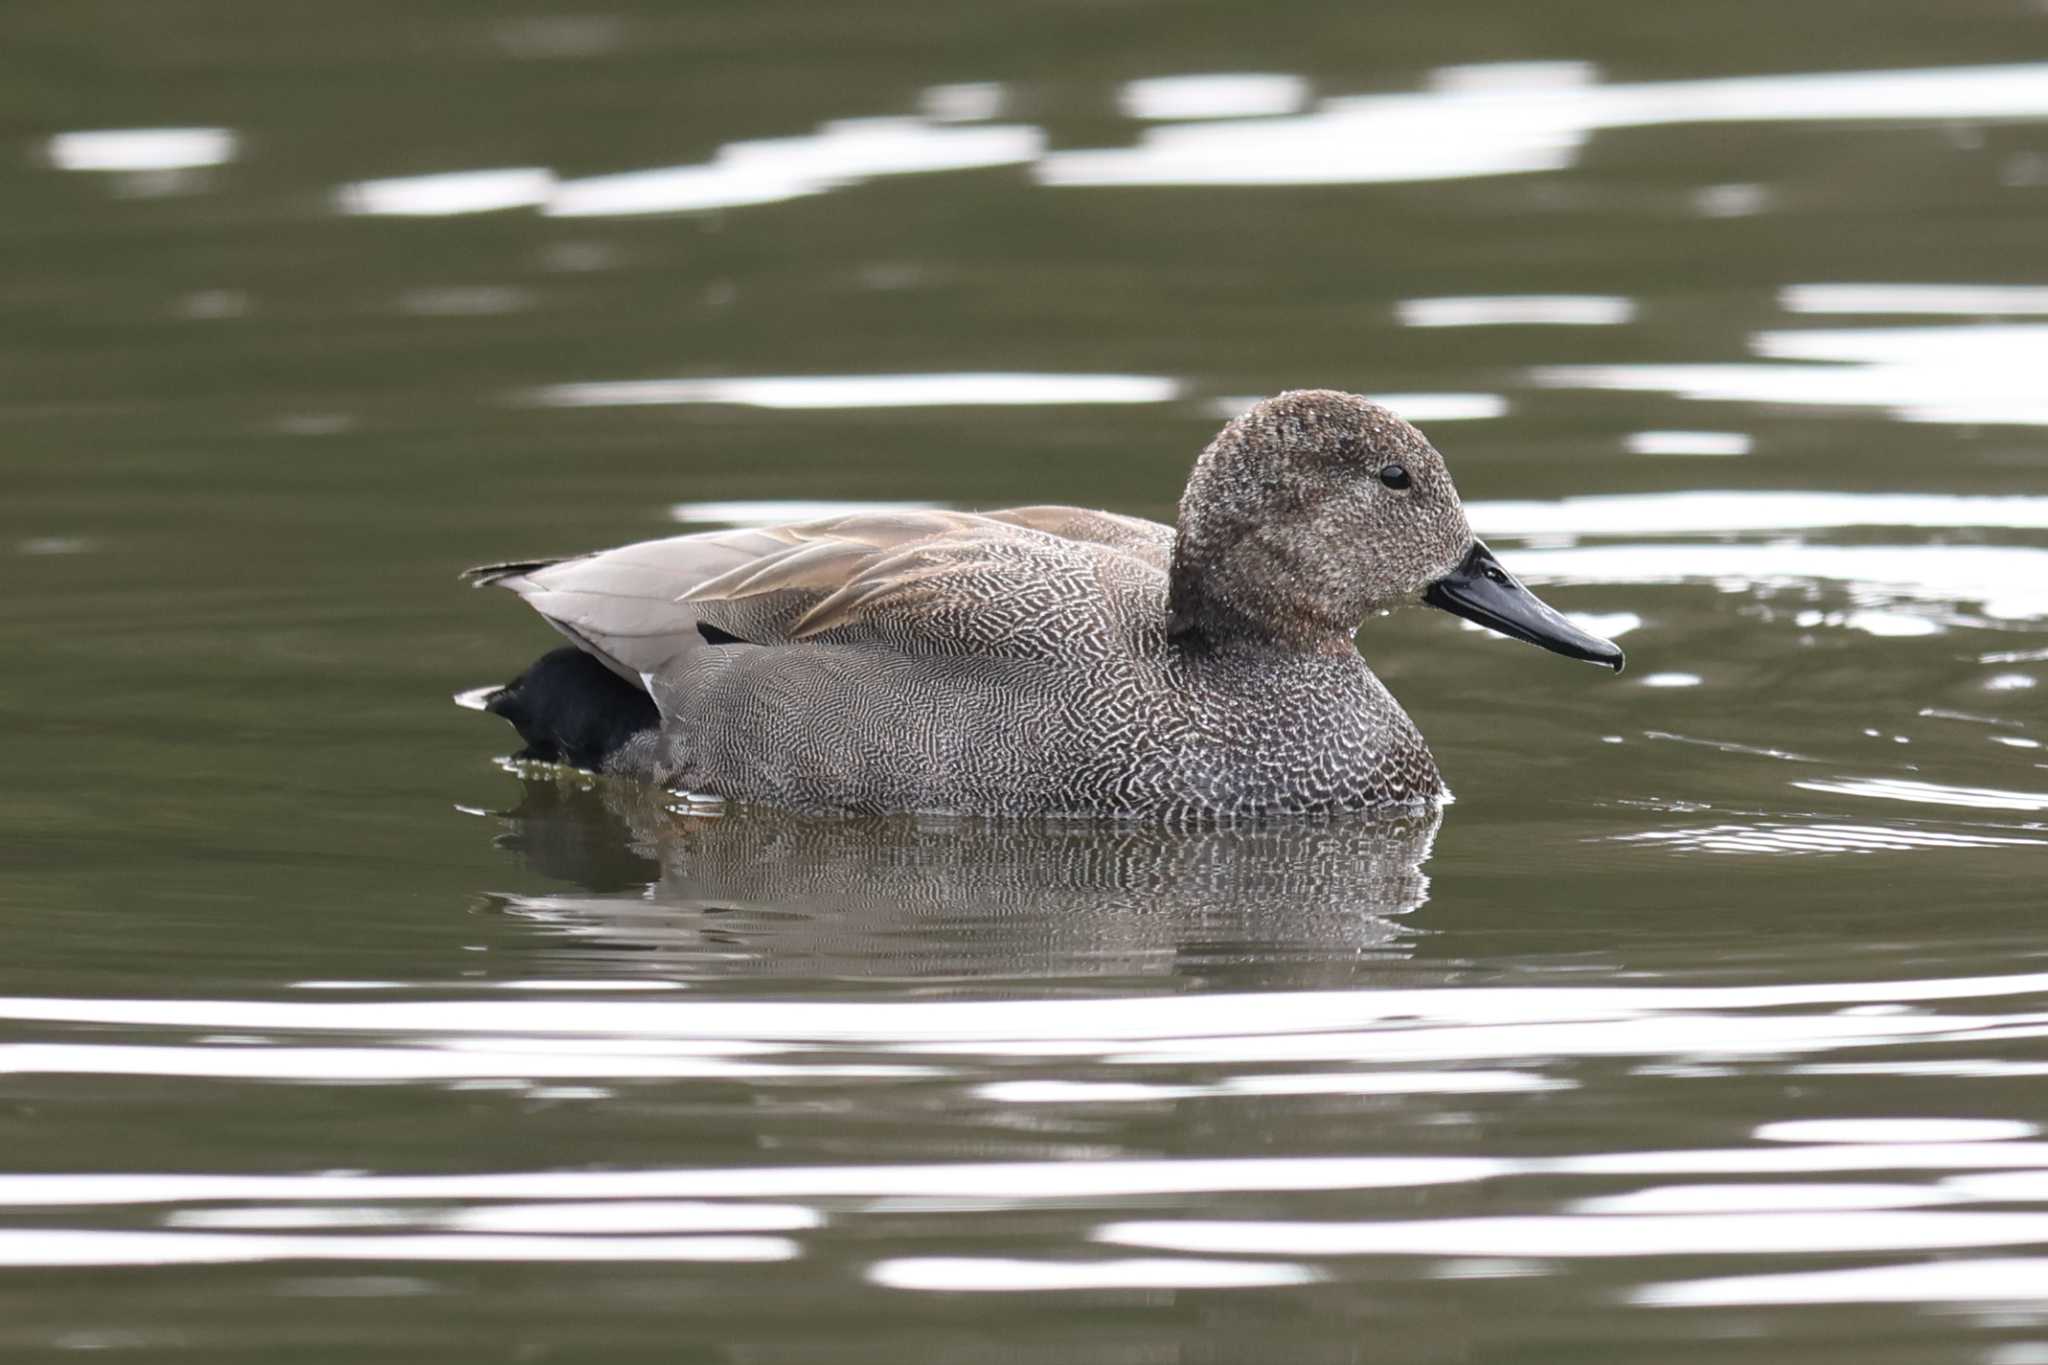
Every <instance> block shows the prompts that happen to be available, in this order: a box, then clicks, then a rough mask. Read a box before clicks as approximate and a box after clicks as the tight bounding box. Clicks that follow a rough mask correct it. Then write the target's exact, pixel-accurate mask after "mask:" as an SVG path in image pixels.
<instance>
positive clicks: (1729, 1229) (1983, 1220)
mask: <svg viewBox="0 0 2048 1365" xmlns="http://www.w3.org/2000/svg"><path fill="white" fill-rule="evenodd" d="M1095 1240H1096V1241H1099V1242H1109V1243H1114V1244H1116V1245H1120V1246H1140V1247H1151V1248H1157V1249H1159V1250H1162V1251H1188V1252H1195V1253H1197V1254H1206V1255H1226V1256H1227V1255H1252V1256H1257V1255H1292V1256H1711V1255H1723V1256H1727V1255H1741V1256H1753V1255H1755V1254H1757V1252H1758V1251H1759V1250H1760V1249H1762V1248H1769V1250H1770V1251H1771V1252H1772V1253H1773V1254H1778V1255H1785V1254H1792V1253H1809V1254H1810V1253H1819V1252H1859V1251H1904V1250H1917V1249H1937V1248H1939V1249H1949V1248H1957V1247H1982V1246H2016V1245H2024V1244H2027V1243H2031V1242H2048V1213H1960V1212H1946V1211H1935V1212H1922V1211H1917V1210H1915V1211H1900V1212H1893V1211H1890V1210H1881V1211H1859V1210H1839V1211H1835V1212H1832V1213H1830V1214H1829V1216H1827V1217H1825V1218H1813V1217H1809V1216H1808V1215H1807V1214H1806V1213H1803V1212H1801V1213H1727V1214H1672V1215H1667V1216H1662V1217H1642V1218H1610V1217H1599V1218H1580V1217H1574V1216H1570V1215H1564V1216H1557V1217H1547V1216H1539V1217H1527V1218H1436V1219H1414V1218H1404V1219H1398V1220H1392V1221H1387V1222H1356V1223H1348V1222H1308V1221H1305V1220H1290V1221H1286V1222H1279V1221H1273V1222H1257V1221H1252V1220H1244V1221H1232V1222H1222V1221H1202V1220H1194V1219H1189V1220H1183V1221H1179V1222H1149V1221H1140V1222H1129V1223H1110V1224H1106V1225H1104V1226H1103V1227H1101V1228H1098V1229H1097V1230H1096V1232H1095Z"/></svg>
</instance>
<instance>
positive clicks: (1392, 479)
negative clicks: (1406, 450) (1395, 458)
mask: <svg viewBox="0 0 2048 1365" xmlns="http://www.w3.org/2000/svg"><path fill="white" fill-rule="evenodd" d="M1380 482H1381V483H1383V484H1385V485H1386V486H1387V487H1389V488H1391V489H1393V490H1394V491H1395V492H1396V493H1399V492H1401V491H1402V490H1403V489H1405V488H1407V487H1408V485H1409V484H1410V483H1412V482H1413V480H1411V479H1410V478H1409V477H1408V470H1407V469H1406V468H1405V467H1404V466H1401V465H1397V464H1390V465H1383V466H1381V468H1380Z"/></svg>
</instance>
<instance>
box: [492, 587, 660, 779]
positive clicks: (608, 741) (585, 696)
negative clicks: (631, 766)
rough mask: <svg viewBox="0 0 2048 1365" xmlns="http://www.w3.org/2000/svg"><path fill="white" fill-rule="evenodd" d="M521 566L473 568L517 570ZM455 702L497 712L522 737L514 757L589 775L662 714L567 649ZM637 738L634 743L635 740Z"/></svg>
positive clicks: (614, 762) (613, 763) (656, 724)
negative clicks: (563, 765)
mask: <svg viewBox="0 0 2048 1365" xmlns="http://www.w3.org/2000/svg"><path fill="white" fill-rule="evenodd" d="M527 567H530V566H527V565H493V566H490V568H489V569H473V570H471V572H472V573H486V572H491V571H493V570H495V569H499V568H504V569H510V570H515V571H517V570H523V569H525V568H527ZM455 701H456V703H457V704H458V705H461V706H466V707H469V708H470V709H471V710H475V711H488V712H490V713H491V714H492V715H494V716H503V717H504V718H505V719H506V720H508V721H510V722H511V723H512V728H513V729H515V730H517V731H518V732H519V737H520V738H521V739H523V740H525V741H526V747H525V748H524V749H522V750H521V751H520V752H519V754H518V757H520V758H522V759H529V760H532V761H534V762H538V763H567V764H570V765H572V766H574V767H578V768H588V769H590V770H591V771H592V772H604V771H608V770H610V769H613V768H616V767H617V766H619V761H620V760H621V759H622V757H623V756H625V755H626V754H627V753H628V751H629V750H631V751H632V752H635V753H637V751H638V749H639V748H645V747H646V744H647V741H646V739H645V738H644V737H645V736H649V735H652V734H654V733H656V732H657V731H658V730H659V728H660V725H661V716H660V714H659V713H658V712H657V711H656V710H655V709H654V701H653V699H652V698H650V697H649V696H648V695H647V694H646V693H645V692H643V691H641V690H640V689H639V688H637V687H635V686H633V684H631V683H629V682H627V681H626V680H625V679H624V678H621V677H620V676H619V675H618V674H616V673H614V672H612V671H611V670H610V669H609V668H606V667H605V666H604V665H603V664H602V663H600V662H598V660H596V659H594V658H592V657H591V656H590V655H588V654H585V653H584V652H583V651H582V650H580V649H577V648H575V647H574V646H568V645H565V646H563V647H562V648H560V649H553V650H549V651H548V652H547V653H546V654H543V655H541V656H540V658H538V659H536V660H534V662H533V664H532V666H531V667H529V668H528V669H527V670H526V671H525V672H524V673H521V674H520V675H519V676H518V677H516V678H514V679H513V680H512V681H511V682H508V683H506V684H505V685H504V686H503V687H479V688H472V689H471V690H470V691H467V692H459V693H457V694H456V697H455ZM636 739H637V740H639V744H638V745H637V747H636V746H635V741H636Z"/></svg>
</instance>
